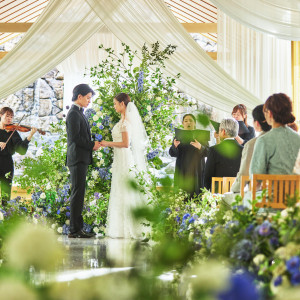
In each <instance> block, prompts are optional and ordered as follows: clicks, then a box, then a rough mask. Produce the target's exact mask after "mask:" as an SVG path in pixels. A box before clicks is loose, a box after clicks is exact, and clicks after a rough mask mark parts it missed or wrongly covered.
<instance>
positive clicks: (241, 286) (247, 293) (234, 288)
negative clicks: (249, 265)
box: [217, 273, 261, 300]
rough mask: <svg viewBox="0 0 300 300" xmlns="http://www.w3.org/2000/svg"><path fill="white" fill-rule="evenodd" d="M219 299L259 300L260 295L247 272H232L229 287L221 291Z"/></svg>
mask: <svg viewBox="0 0 300 300" xmlns="http://www.w3.org/2000/svg"><path fill="white" fill-rule="evenodd" d="M217 299H219V300H241V299H243V300H259V299H261V296H260V294H259V291H258V289H257V287H256V286H255V284H254V281H253V278H252V277H251V276H250V275H249V274H247V273H242V274H234V275H232V276H231V278H230V286H229V288H228V289H227V290H226V291H224V292H221V293H220V294H219V295H218V297H217Z"/></svg>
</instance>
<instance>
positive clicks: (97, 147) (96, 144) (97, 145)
mask: <svg viewBox="0 0 300 300" xmlns="http://www.w3.org/2000/svg"><path fill="white" fill-rule="evenodd" d="M100 146H101V144H100V142H95V145H94V148H93V150H98V149H99V148H100Z"/></svg>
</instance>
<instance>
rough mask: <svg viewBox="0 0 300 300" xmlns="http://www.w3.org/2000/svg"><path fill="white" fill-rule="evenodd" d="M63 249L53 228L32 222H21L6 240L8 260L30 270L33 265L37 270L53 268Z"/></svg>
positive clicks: (15, 265) (19, 268) (13, 264)
mask: <svg viewBox="0 0 300 300" xmlns="http://www.w3.org/2000/svg"><path fill="white" fill-rule="evenodd" d="M61 251H62V249H61V248H60V246H59V244H58V243H57V237H56V234H55V233H54V232H53V231H52V230H50V229H48V228H46V227H42V226H39V225H38V226H37V225H33V224H30V223H21V224H20V225H19V226H18V227H17V228H16V229H15V231H14V232H12V233H11V234H10V236H9V238H8V240H7V241H6V255H7V262H8V263H9V264H10V265H11V266H12V267H14V268H15V269H18V270H24V271H25V270H26V271H28V269H29V267H30V266H31V265H32V266H33V267H34V268H35V269H36V270H45V271H50V270H53V268H55V265H56V263H57V262H58V261H60V259H61V254H62V252H61ZM1 297H2V295H1Z"/></svg>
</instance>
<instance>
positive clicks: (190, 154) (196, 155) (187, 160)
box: [169, 114, 208, 197]
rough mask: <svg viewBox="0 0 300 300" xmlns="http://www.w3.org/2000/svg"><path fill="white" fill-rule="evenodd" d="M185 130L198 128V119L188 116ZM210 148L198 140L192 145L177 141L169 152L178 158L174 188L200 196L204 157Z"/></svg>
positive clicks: (185, 118) (183, 122) (185, 119)
mask: <svg viewBox="0 0 300 300" xmlns="http://www.w3.org/2000/svg"><path fill="white" fill-rule="evenodd" d="M182 124H183V128H184V130H193V129H195V128H196V118H195V116H194V115H192V114H186V115H184V116H183V120H182ZM207 152H208V147H207V146H206V145H201V144H200V143H199V142H198V141H197V140H195V141H194V142H191V143H190V144H182V143H180V141H177V140H176V139H174V140H173V144H172V146H171V148H170V150H169V154H170V155H171V156H172V157H176V158H177V159H176V166H175V174H174V187H175V188H180V189H182V190H184V191H186V192H188V193H189V194H190V195H191V197H192V196H194V194H196V195H198V194H199V193H200V189H201V188H203V186H204V185H203V184H204V183H203V170H204V165H205V161H204V157H205V156H207Z"/></svg>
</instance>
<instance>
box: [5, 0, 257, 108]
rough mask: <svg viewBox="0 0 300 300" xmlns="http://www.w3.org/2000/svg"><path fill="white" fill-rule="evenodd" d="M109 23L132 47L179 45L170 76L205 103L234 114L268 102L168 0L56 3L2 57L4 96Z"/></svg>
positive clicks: (52, 65)
mask: <svg viewBox="0 0 300 300" xmlns="http://www.w3.org/2000/svg"><path fill="white" fill-rule="evenodd" d="M103 24H105V25H106V26H107V28H108V29H109V30H110V31H111V32H112V33H113V34H114V35H115V36H116V37H117V38H118V39H119V40H120V41H122V42H125V43H126V44H128V45H129V46H130V47H131V48H132V49H139V50H140V48H141V46H142V45H143V44H144V43H145V42H146V43H147V44H151V43H154V42H156V41H159V42H160V43H161V44H162V45H163V46H166V45H167V44H173V45H177V46H178V50H177V51H176V53H175V54H174V55H173V57H172V59H171V60H170V61H168V62H167V68H168V70H169V72H168V75H172V76H175V75H176V74H177V73H181V75H182V77H181V79H180V80H178V82H177V86H178V87H179V88H180V89H181V90H182V91H184V92H186V93H187V94H189V95H190V96H192V97H194V98H196V99H197V100H199V101H201V102H203V103H206V104H208V105H212V106H214V107H215V108H218V109H220V110H222V111H227V112H231V109H232V107H233V106H234V105H235V104H236V103H240V102H242V103H245V104H246V106H247V107H249V108H250V109H251V108H253V107H254V106H256V105H257V104H258V103H261V101H262V100H259V99H258V98H256V97H255V96H254V95H253V94H251V93H250V92H249V91H247V90H246V89H245V88H243V87H242V86H241V85H240V84H239V83H237V82H236V81H235V80H234V79H233V78H232V77H231V76H229V75H228V74H227V73H226V72H225V71H224V70H223V69H222V68H221V67H219V66H218V64H217V63H216V62H214V61H213V60H212V59H211V58H210V57H209V56H208V55H207V54H206V53H205V52H204V51H203V50H202V49H201V48H200V46H199V45H198V44H197V43H195V42H194V40H193V39H192V38H191V36H190V35H189V34H188V33H187V32H186V31H185V29H184V28H183V27H182V25H181V24H180V23H179V22H178V20H177V19H176V18H175V17H174V16H173V14H172V13H171V12H170V10H169V9H168V8H167V6H166V5H165V3H164V1H162V0H158V1H153V0H111V1H105V0H100V1H99V0H97V1H96V0H86V1H83V0H69V1H59V0H52V1H50V3H49V5H48V6H47V7H46V9H45V10H44V12H43V14H42V15H41V17H40V18H39V19H38V21H37V22H36V23H35V24H34V25H33V26H32V27H31V28H30V30H29V31H28V33H27V34H26V35H25V37H24V38H23V39H22V40H21V42H20V43H19V44H18V45H17V46H16V47H15V48H14V49H13V50H12V51H11V52H10V53H9V54H8V55H7V56H6V57H5V58H4V59H3V60H1V62H0V98H4V97H6V96H8V95H10V94H12V93H14V92H16V91H17V90H19V89H21V88H23V87H25V86H27V85H29V84H31V83H32V82H33V81H34V80H35V79H37V78H38V77H40V76H42V75H43V74H45V73H46V72H47V71H49V70H51V69H52V68H53V67H55V66H57V65H58V64H59V63H61V62H62V61H63V60H64V59H66V58H67V57H68V56H70V55H71V54H72V53H73V52H74V51H75V50H76V49H78V48H79V47H80V46H81V45H82V44H83V43H84V42H85V41H86V40H88V39H89V38H90V37H91V36H92V35H93V34H94V33H95V32H99V31H100V32H101V28H102V27H103ZM87 50H89V49H87ZM87 56H89V54H87Z"/></svg>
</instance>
